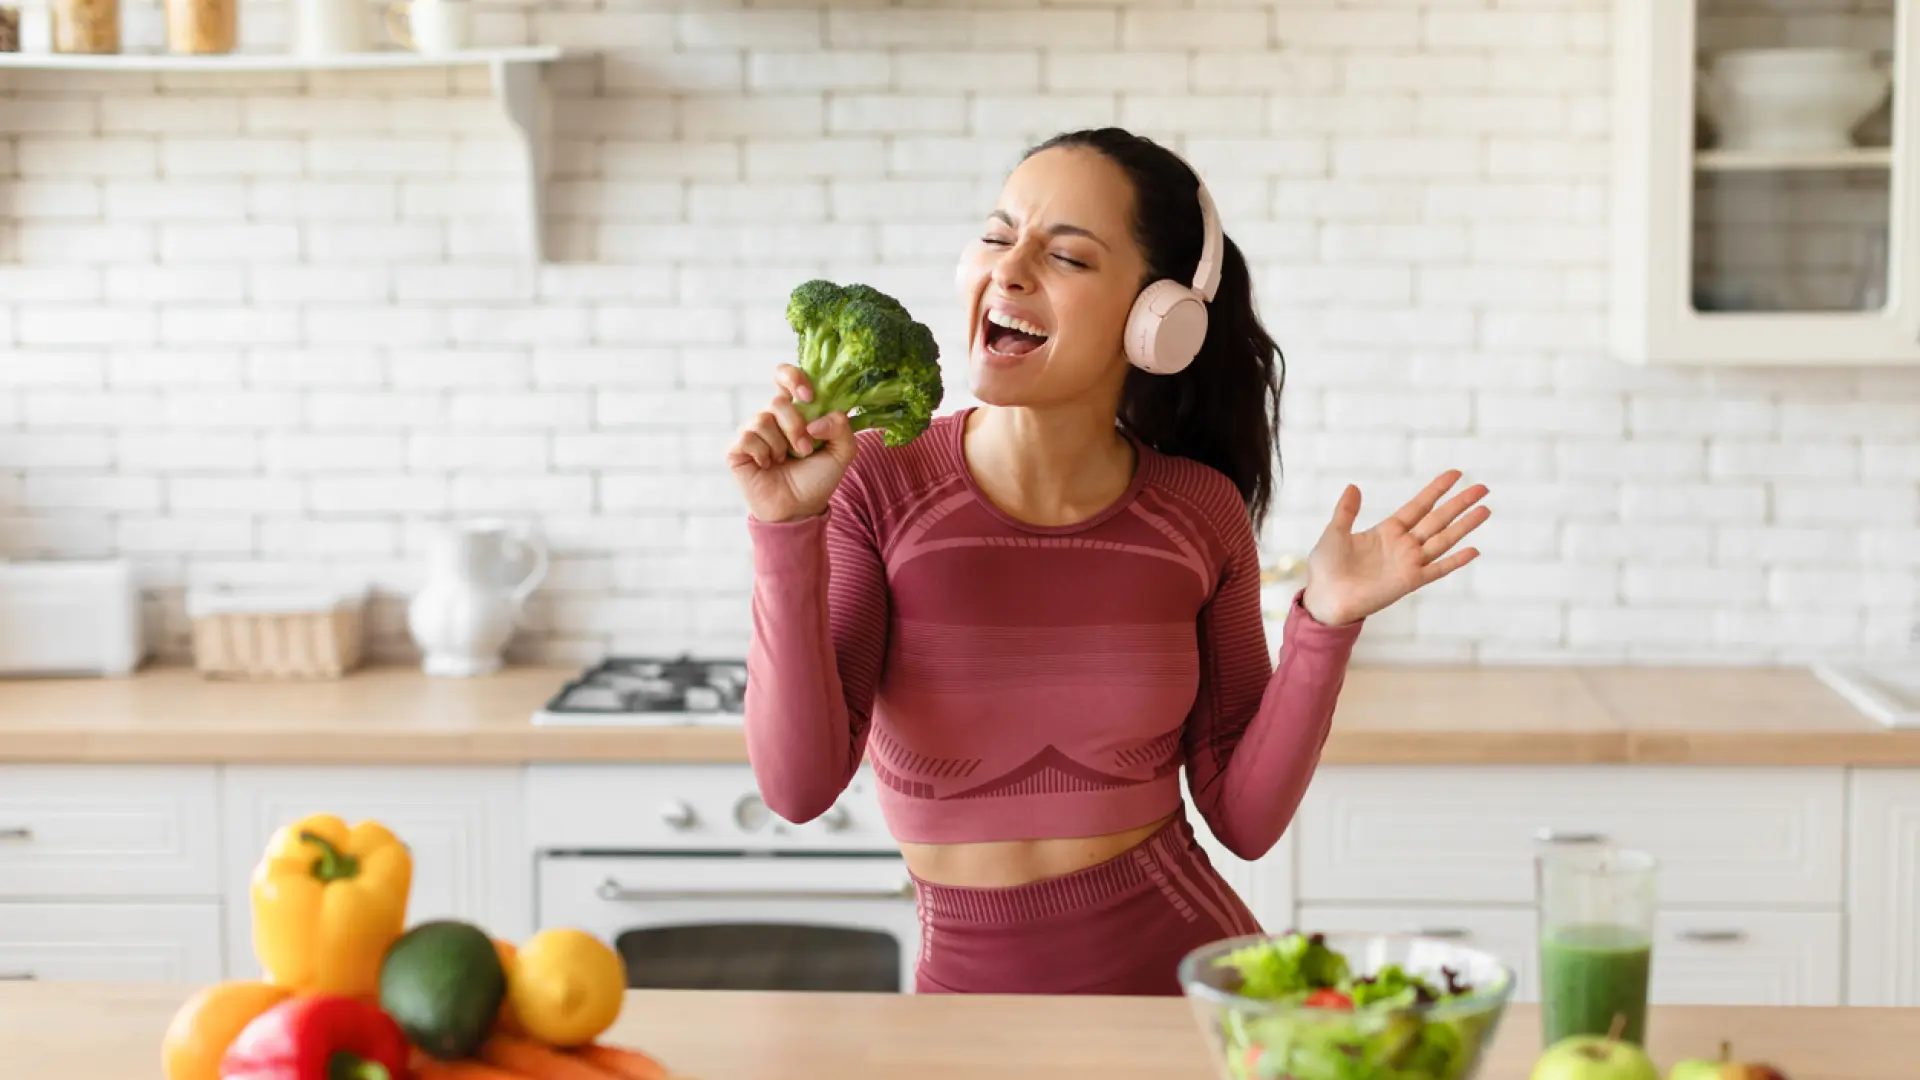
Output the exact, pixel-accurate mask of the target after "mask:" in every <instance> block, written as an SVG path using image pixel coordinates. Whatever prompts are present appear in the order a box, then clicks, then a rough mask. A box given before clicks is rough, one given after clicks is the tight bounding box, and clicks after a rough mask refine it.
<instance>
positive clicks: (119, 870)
mask: <svg viewBox="0 0 1920 1080" xmlns="http://www.w3.org/2000/svg"><path fill="white" fill-rule="evenodd" d="M216 798H217V784H216V781H215V778H214V770H213V768H212V767H211V766H206V767H202V766H161V765H153V766H143V765H133V766H118V765H112V766H109V765H99V766H94V765H79V766H69V765H9V766H0V898H10V897H21V898H36V897H51V896H59V897H94V896H106V897H121V896H206V897H212V896H217V895H218V894H219V891H220V869H219V851H220V848H219V841H220V838H219V827H218V825H217V823H216V818H217V815H216V813H215V800H216Z"/></svg>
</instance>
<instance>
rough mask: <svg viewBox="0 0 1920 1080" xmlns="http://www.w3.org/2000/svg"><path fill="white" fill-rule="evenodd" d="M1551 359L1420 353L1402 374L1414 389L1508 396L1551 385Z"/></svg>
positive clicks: (1514, 354)
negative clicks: (1479, 391) (1493, 392)
mask: <svg viewBox="0 0 1920 1080" xmlns="http://www.w3.org/2000/svg"><path fill="white" fill-rule="evenodd" d="M1553 374H1554V373H1553V365H1552V361H1551V359H1550V358H1548V357H1546V356H1544V355H1540V354H1535V353H1527V352H1510V353H1509V352H1499V353H1488V352H1484V351H1481V350H1478V349H1471V350H1460V351H1452V350H1422V351H1419V352H1416V353H1414V354H1413V355H1412V356H1409V357H1407V366H1406V370H1405V372H1404V375H1405V376H1406V377H1410V378H1411V381H1412V383H1413V385H1415V386H1443V387H1466V388H1470V389H1497V390H1505V391H1509V392H1513V391H1521V390H1544V389H1546V388H1548V387H1550V386H1553V385H1554V378H1553Z"/></svg>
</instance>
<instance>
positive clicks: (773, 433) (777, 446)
mask: <svg viewBox="0 0 1920 1080" xmlns="http://www.w3.org/2000/svg"><path fill="white" fill-rule="evenodd" d="M740 431H741V434H742V435H747V436H752V437H753V438H756V439H758V440H759V441H760V442H762V443H764V444H765V445H766V448H767V451H768V453H769V454H770V455H771V457H770V458H769V460H767V461H764V462H762V463H761V465H760V467H761V468H763V469H765V468H771V467H772V466H774V465H776V464H778V463H779V462H780V461H781V459H783V458H785V457H786V456H787V454H788V453H789V452H790V451H791V450H792V449H793V447H792V446H791V445H789V444H788V442H787V436H786V435H785V433H783V432H782V431H781V430H780V422H779V421H778V420H775V419H774V416H773V413H772V412H770V411H766V412H762V413H760V415H758V416H756V417H754V418H753V419H752V420H749V421H747V424H746V426H745V427H743V428H741V429H740Z"/></svg>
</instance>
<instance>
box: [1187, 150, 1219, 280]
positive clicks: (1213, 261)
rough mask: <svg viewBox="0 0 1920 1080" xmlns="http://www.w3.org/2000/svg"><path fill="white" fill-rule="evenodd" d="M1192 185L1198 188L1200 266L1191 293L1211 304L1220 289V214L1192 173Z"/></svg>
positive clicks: (1198, 178) (1196, 271) (1197, 267)
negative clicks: (1195, 293)
mask: <svg viewBox="0 0 1920 1080" xmlns="http://www.w3.org/2000/svg"><path fill="white" fill-rule="evenodd" d="M1194 183H1195V184H1196V185H1197V186H1198V190H1197V192H1196V194H1197V195H1198V196H1199V201H1200V230H1201V238H1200V265H1199V266H1196V267H1195V268H1194V271H1193V291H1194V292H1197V293H1199V294H1200V298H1201V299H1202V300H1205V301H1207V302H1208V303H1212V302H1213V294H1214V293H1216V292H1218V291H1219V289H1220V261H1221V255H1220V248H1221V246H1222V245H1221V241H1220V214H1219V213H1218V212H1217V211H1216V210H1214V208H1213V195H1212V194H1210V193H1209V192H1208V191H1207V182H1206V181H1205V180H1202V179H1200V174H1199V173H1198V172H1197V171H1196V172H1195V173H1194Z"/></svg>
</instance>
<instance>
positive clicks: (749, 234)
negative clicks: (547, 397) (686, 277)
mask: <svg viewBox="0 0 1920 1080" xmlns="http://www.w3.org/2000/svg"><path fill="white" fill-rule="evenodd" d="M875 250H876V245H875V237H874V234H873V233H871V232H869V231H867V230H864V229H858V228H850V227H848V226H847V225H845V224H834V225H752V226H733V225H678V226H676V225H656V226H645V227H631V228H629V227H621V226H608V227H607V228H605V229H602V230H601V234H600V254H601V256H602V257H603V258H607V259H613V260H626V259H639V258H643V257H644V258H647V259H673V260H678V261H684V262H689V263H700V262H705V263H725V264H729V265H731V264H733V263H736V262H738V261H740V260H742V259H749V258H751V259H756V260H760V259H767V260H775V261H779V260H786V259H796V258H807V259H819V258H835V257H838V258H847V259H871V258H872V257H873V255H874V252H875ZM950 250H957V249H950Z"/></svg>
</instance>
